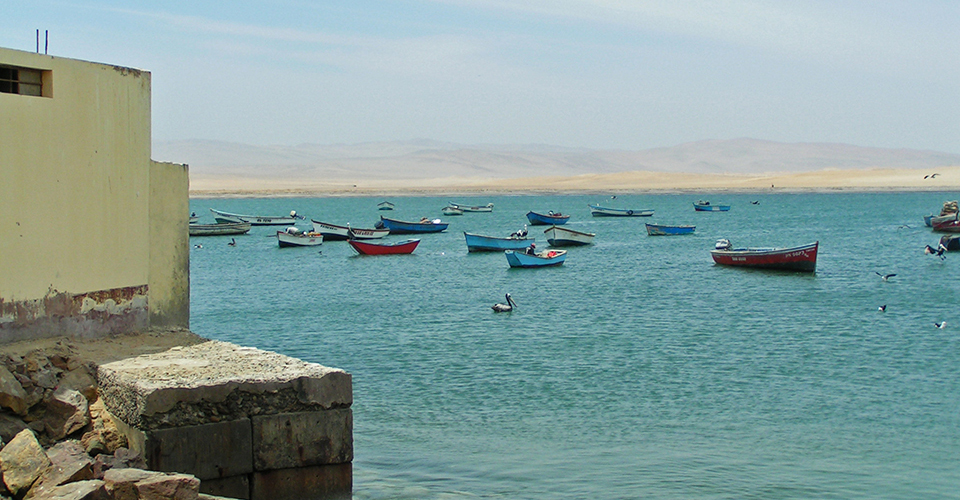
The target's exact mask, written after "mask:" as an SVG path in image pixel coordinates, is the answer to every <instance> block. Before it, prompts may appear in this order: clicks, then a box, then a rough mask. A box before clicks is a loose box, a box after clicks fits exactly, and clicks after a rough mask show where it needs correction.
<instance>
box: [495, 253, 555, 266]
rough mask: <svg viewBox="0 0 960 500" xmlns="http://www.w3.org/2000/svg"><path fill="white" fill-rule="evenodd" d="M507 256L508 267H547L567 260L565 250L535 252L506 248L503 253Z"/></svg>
mask: <svg viewBox="0 0 960 500" xmlns="http://www.w3.org/2000/svg"><path fill="white" fill-rule="evenodd" d="M503 254H504V255H506V257H507V263H508V264H510V267H549V266H559V265H560V264H563V262H564V261H565V260H567V251H566V250H545V251H543V252H537V253H532V254H531V253H526V252H519V251H515V250H507V251H506V252H504V253H503Z"/></svg>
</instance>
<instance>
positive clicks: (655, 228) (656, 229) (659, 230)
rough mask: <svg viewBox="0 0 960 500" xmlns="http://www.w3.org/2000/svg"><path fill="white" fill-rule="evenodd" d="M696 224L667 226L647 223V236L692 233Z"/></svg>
mask: <svg viewBox="0 0 960 500" xmlns="http://www.w3.org/2000/svg"><path fill="white" fill-rule="evenodd" d="M696 228H697V226H667V225H664V224H647V235H649V236H674V235H678V234H693V231H694V230H695V229H696Z"/></svg>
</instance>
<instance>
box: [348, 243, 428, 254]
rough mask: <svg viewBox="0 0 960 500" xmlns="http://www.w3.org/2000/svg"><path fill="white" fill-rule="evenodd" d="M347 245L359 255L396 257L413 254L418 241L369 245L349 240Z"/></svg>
mask: <svg viewBox="0 0 960 500" xmlns="http://www.w3.org/2000/svg"><path fill="white" fill-rule="evenodd" d="M347 243H349V244H350V246H351V247H353V249H354V250H356V251H357V253H358V254H360V255H397V254H407V253H413V250H414V249H415V248H417V245H419V244H420V240H403V241H398V242H396V243H370V242H369V241H360V240H349V241H347Z"/></svg>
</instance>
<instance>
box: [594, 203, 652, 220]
mask: <svg viewBox="0 0 960 500" xmlns="http://www.w3.org/2000/svg"><path fill="white" fill-rule="evenodd" d="M587 206H588V207H590V213H591V214H592V215H593V216H594V217H651V216H653V210H649V209H637V210H634V209H630V208H608V207H601V206H600V205H596V204H594V205H587Z"/></svg>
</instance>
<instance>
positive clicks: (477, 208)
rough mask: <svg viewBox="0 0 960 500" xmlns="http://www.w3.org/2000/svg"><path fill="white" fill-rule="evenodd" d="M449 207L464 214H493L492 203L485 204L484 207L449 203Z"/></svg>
mask: <svg viewBox="0 0 960 500" xmlns="http://www.w3.org/2000/svg"><path fill="white" fill-rule="evenodd" d="M449 206H451V207H453V208H459V209H460V210H463V211H464V212H493V203H487V204H486V205H463V204H460V203H450V205H449Z"/></svg>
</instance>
